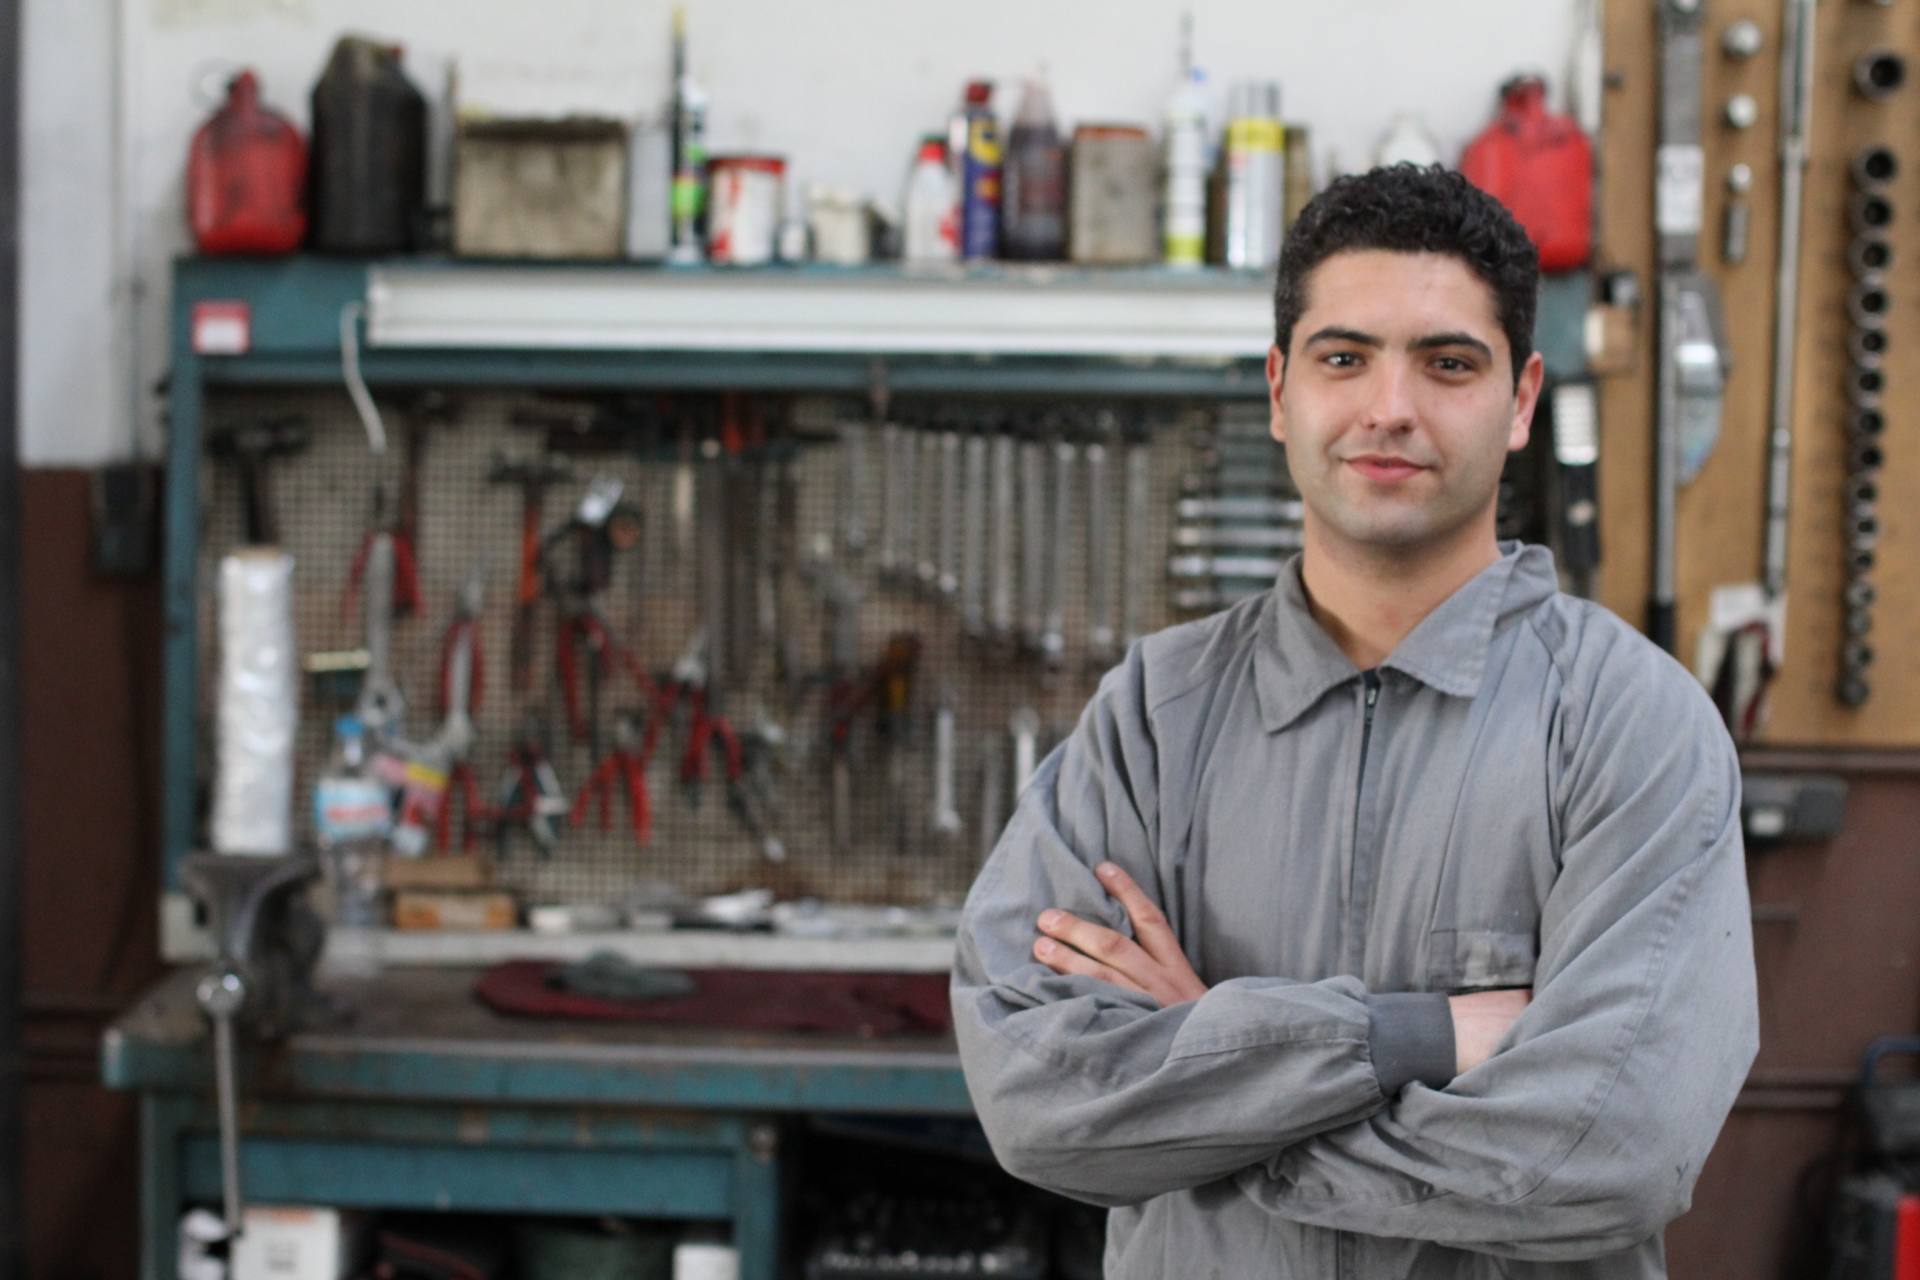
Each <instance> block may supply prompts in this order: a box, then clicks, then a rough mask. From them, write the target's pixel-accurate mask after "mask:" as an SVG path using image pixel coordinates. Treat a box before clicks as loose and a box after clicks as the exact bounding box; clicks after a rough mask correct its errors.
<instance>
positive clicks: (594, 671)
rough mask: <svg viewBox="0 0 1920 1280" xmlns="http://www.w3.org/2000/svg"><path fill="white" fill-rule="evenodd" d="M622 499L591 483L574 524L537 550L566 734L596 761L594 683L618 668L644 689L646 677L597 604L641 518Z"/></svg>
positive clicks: (615, 489)
mask: <svg viewBox="0 0 1920 1280" xmlns="http://www.w3.org/2000/svg"><path fill="white" fill-rule="evenodd" d="M621 494H622V485H621V483H620V481H619V480H617V479H615V478H613V477H610V476H596V477H594V479H593V481H592V482H591V483H590V484H589V485H588V486H587V492H586V494H585V496H583V497H582V498H581V500H580V505H579V507H578V508H577V509H576V510H575V512H574V515H573V517H572V518H571V519H569V520H568V521H567V523H566V524H564V525H562V526H561V527H560V528H559V529H558V530H556V531H555V532H553V533H552V534H549V535H548V536H547V538H546V540H545V542H544V544H543V546H542V550H541V565H542V569H541V579H542V583H543V585H544V586H545V587H546V590H547V593H548V594H549V595H550V596H552V597H553V598H554V601H555V606H556V611H557V614H558V619H559V629H558V634H557V636H556V637H555V641H554V667H555V670H556V671H557V672H558V674H559V678H560V691H561V696H562V698H563V699H564V702H565V706H566V712H567V727H568V730H569V731H570V732H571V733H572V735H573V738H574V740H575V741H584V742H586V743H587V744H588V745H589V749H590V750H591V751H592V753H593V755H594V756H595V758H598V757H599V754H600V683H601V681H602V680H603V679H605V678H606V677H607V676H608V675H609V674H610V673H611V672H612V671H613V669H614V668H615V667H616V666H618V667H621V668H624V669H625V670H627V671H628V672H629V673H631V674H632V675H633V677H634V680H635V682H636V683H637V684H639V685H640V686H641V687H642V688H643V689H644V688H645V687H646V673H645V672H644V671H643V670H642V669H641V668H640V666H639V664H638V663H637V662H636V661H635V659H634V657H633V655H632V654H631V653H630V652H628V650H627V649H626V648H625V647H623V646H622V645H621V644H620V643H619V641H618V640H617V639H616V638H615V636H614V634H613V631H612V629H611V628H610V627H609V626H608V625H607V621H606V618H605V617H604V616H603V615H602V614H601V612H600V608H599V605H598V603H597V598H598V597H599V595H600V594H601V593H602V592H604V591H605V590H606V589H607V587H608V585H609V584H610V583H611V582H612V579H613V561H614V557H615V555H616V554H618V553H620V552H624V551H628V550H631V549H632V548H633V547H635V546H637V545H638V543H639V541H640V535H641V523H640V514H639V512H638V511H637V510H636V509H634V508H633V507H631V506H629V505H627V504H626V503H624V502H622V501H621ZM567 552H571V553H572V563H571V565H570V566H568V565H565V564H563V563H562V557H563V556H564V554H565V553H567ZM583 659H584V663H583ZM583 675H584V677H585V682H586V688H585V690H584V693H583V691H582V689H581V679H582V676H583Z"/></svg>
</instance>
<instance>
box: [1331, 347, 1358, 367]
mask: <svg viewBox="0 0 1920 1280" xmlns="http://www.w3.org/2000/svg"><path fill="white" fill-rule="evenodd" d="M1325 360H1326V363H1327V364H1329V365H1332V366H1333V367H1334V368H1336V369H1352V368H1355V367H1357V366H1358V365H1359V363H1360V357H1359V356H1358V355H1357V354H1355V353H1354V352H1351V351H1330V352H1328V353H1327V355H1326V357H1325Z"/></svg>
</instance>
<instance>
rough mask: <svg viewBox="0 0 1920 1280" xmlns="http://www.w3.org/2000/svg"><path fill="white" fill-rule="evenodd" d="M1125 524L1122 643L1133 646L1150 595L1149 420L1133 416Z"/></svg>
mask: <svg viewBox="0 0 1920 1280" xmlns="http://www.w3.org/2000/svg"><path fill="white" fill-rule="evenodd" d="M1126 442H1127V443H1126V470H1127V474H1126V493H1127V501H1126V523H1125V525H1124V526H1123V530H1122V533H1121V537H1122V538H1123V540H1124V542H1125V545H1124V547H1123V548H1122V550H1121V553H1120V574H1121V578H1120V584H1121V590H1120V643H1121V645H1122V646H1126V647H1131V646H1132V644H1133V642H1134V641H1136V640H1138V639H1139V638H1140V627H1141V621H1140V619H1141V615H1142V613H1144V611H1145V609H1146V594H1147V581H1146V573H1147V482H1148V475H1147V463H1148V455H1147V451H1148V449H1149V448H1150V447H1151V446H1150V445H1149V444H1148V435H1147V424H1146V419H1145V418H1144V417H1142V416H1140V415H1139V414H1137V413H1136V414H1135V415H1133V416H1132V417H1131V418H1130V419H1129V420H1128V421H1127V423H1126Z"/></svg>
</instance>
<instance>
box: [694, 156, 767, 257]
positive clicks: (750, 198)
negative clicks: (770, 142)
mask: <svg viewBox="0 0 1920 1280" xmlns="http://www.w3.org/2000/svg"><path fill="white" fill-rule="evenodd" d="M786 176H787V162H786V161H785V160H783V159H781V158H780V157H779V156H712V157H710V158H709V159H708V160H707V180H708V206H707V207H708V233H707V260H708V261H709V262H717V263H724V264H726V265H727V266H734V267H749V266H758V265H760V264H761V263H766V262H771V261H773V248H774V239H775V235H776V233H777V232H778V231H779V228H780V215H781V212H782V210H784V209H785V208H786V200H785V187H786Z"/></svg>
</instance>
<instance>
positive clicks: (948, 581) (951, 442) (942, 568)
mask: <svg viewBox="0 0 1920 1280" xmlns="http://www.w3.org/2000/svg"><path fill="white" fill-rule="evenodd" d="M939 514H940V542H939V547H938V549H937V550H936V552H935V556H934V560H935V563H934V568H935V569H936V570H937V573H936V575H935V577H934V583H933V586H934V590H935V591H937V592H939V594H940V597H941V598H942V599H944V600H947V601H952V600H953V598H954V596H955V595H956V594H958V592H959V590H960V429H959V427H958V425H957V424H955V423H954V422H953V421H952V420H951V419H949V420H948V421H947V422H946V423H945V424H944V426H943V427H942V428H941V431H940V512H939Z"/></svg>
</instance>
